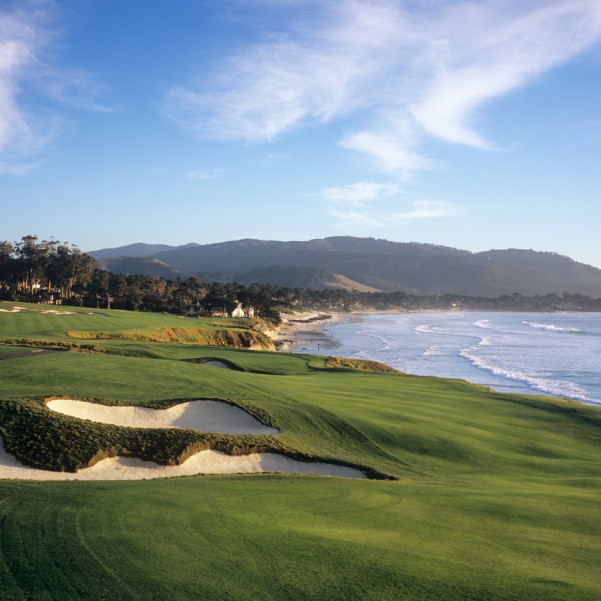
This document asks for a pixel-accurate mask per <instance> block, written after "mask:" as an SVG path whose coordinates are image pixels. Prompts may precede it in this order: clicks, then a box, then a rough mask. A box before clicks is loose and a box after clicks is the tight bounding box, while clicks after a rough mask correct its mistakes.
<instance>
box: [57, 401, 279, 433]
mask: <svg viewBox="0 0 601 601" xmlns="http://www.w3.org/2000/svg"><path fill="white" fill-rule="evenodd" d="M47 406H48V409H51V410H52V411H56V412H58V413H62V414H64V415H69V416H71V417H77V418H79V419H89V420H91V421H94V422H100V423H102V424H112V425H113V426H125V427H128V428H183V429H187V430H197V431H199V432H215V433H220V434H277V433H278V432H279V430H278V429H277V428H270V427H268V426H264V425H263V424H262V423H261V422H260V421H258V420H257V419H255V418H254V417H253V416H252V415H250V413H246V411H243V410H242V409H240V408H239V407H234V406H233V405H230V404H228V403H223V402H220V401H190V402H188V403H180V404H179V405H175V406H173V407H170V408H169V409H148V408H146V407H109V406H108V405H99V404H98V403H87V402H85V401H75V400H71V399H58V400H54V401H48V403H47Z"/></svg>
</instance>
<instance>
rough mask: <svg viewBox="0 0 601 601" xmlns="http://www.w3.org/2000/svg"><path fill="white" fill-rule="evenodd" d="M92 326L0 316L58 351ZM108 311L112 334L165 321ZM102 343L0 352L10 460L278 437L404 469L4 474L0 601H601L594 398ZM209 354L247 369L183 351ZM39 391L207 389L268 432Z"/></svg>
mask: <svg viewBox="0 0 601 601" xmlns="http://www.w3.org/2000/svg"><path fill="white" fill-rule="evenodd" d="M10 306H12V304H11V305H10ZM0 308H2V307H1V305H0ZM88 318H89V319H97V320H99V321H100V320H104V321H103V322H102V324H103V325H102V326H101V325H100V324H98V325H97V326H96V325H94V326H90V325H87V326H85V328H86V329H87V331H91V330H92V329H93V328H96V327H98V328H99V329H98V331H105V330H106V328H107V325H106V321H107V318H102V317H99V316H88V315H77V316H67V315H65V316H58V317H57V316H54V315H41V314H39V315H30V314H7V313H0V333H1V335H2V336H5V337H6V338H11V337H18V336H24V337H30V338H36V339H48V340H54V341H55V342H60V341H65V340H68V338H67V336H66V334H65V331H66V330H65V329H64V327H65V324H66V323H67V319H78V320H88ZM20 319H23V323H22V324H20V323H19V320H20ZM61 319H62V320H64V322H59V321H58V320H61ZM111 319H112V321H113V324H114V326H113V327H114V328H115V330H125V329H134V328H135V329H144V328H149V327H155V326H157V327H173V326H172V324H170V323H168V322H169V320H177V319H178V318H176V317H172V316H164V315H158V316H156V315H150V314H148V315H146V314H130V313H126V312H114V314H113V312H111ZM5 326H6V327H5ZM68 327H69V328H71V325H68ZM77 327H78V328H79V327H82V329H83V328H84V326H80V325H77ZM18 330H20V331H21V333H19V332H18ZM94 345H98V346H99V350H100V351H102V352H99V353H81V352H64V353H53V354H45V355H41V356H31V357H20V358H18V359H6V360H2V361H0V383H1V392H0V429H1V430H2V432H3V434H4V436H5V437H6V440H7V444H9V443H10V444H12V445H13V447H12V448H13V450H15V452H17V451H18V452H19V453H21V455H22V456H23V457H25V456H26V455H27V454H28V453H29V454H30V458H31V457H32V456H33V454H36V453H37V454H38V455H39V454H40V453H46V456H45V457H44V459H43V462H44V464H45V465H50V464H52V465H53V466H54V467H55V469H57V468H60V467H61V466H63V467H64V468H66V469H70V468H71V467H73V466H74V465H78V464H80V463H81V462H83V461H84V460H85V459H86V458H88V459H89V455H90V454H91V453H92V452H93V451H94V449H96V450H97V451H106V450H107V449H109V450H110V449H111V448H112V449H127V450H128V452H130V453H132V454H138V456H144V457H154V458H155V459H156V460H161V461H162V462H170V461H174V460H175V459H176V458H177V456H178V454H180V453H182V452H185V451H186V449H188V450H189V449H190V448H192V447H193V446H194V445H202V444H208V445H219V444H223V445H225V446H227V445H230V447H229V448H236V449H242V450H244V445H247V447H248V448H250V446H252V445H265V446H266V447H268V446H269V445H272V446H273V447H275V448H279V449H280V450H282V449H287V450H292V451H294V452H297V453H299V454H302V455H305V456H307V455H308V456H316V457H322V458H326V459H329V460H336V461H340V462H343V463H346V464H351V465H362V466H365V467H367V468H370V469H371V470H373V472H374V473H376V472H380V473H384V474H390V475H392V476H394V477H395V478H396V480H394V481H378V480H367V481H356V480H352V481H351V480H344V479H338V478H320V477H314V476H287V475H278V476H275V475H256V476H204V477H203V476H199V477H193V478H180V479H169V480H156V481H148V482H104V483H84V482H64V483H43V482H41V483H33V482H9V481H3V482H0V519H1V521H0V524H1V527H0V599H57V600H58V599H60V600H62V599H144V600H145V599H157V600H159V599H161V600H162V599H211V600H221V599H236V600H237V599H240V600H246V599H266V600H269V599H287V600H288V599H293V600H295V599H303V600H304V599H332V600H338V599H349V600H356V599H386V600H397V599H411V600H420V601H421V600H424V601H425V600H435V599H437V600H441V601H442V600H445V601H446V600H461V601H464V600H474V601H476V600H478V601H480V600H507V601H509V600H511V601H515V600H522V599H524V600H555V599H557V600H564V599H565V600H590V601H592V600H593V599H598V598H601V583H600V582H599V579H598V566H599V563H600V561H601V542H600V541H601V503H600V500H601V461H600V459H601V411H599V410H598V409H594V408H589V407H585V406H583V405H579V404H577V403H574V402H568V401H561V400H556V399H549V398H546V397H536V396H516V395H506V394H497V393H493V392H490V391H488V390H487V389H485V388H483V387H480V386H475V385H471V384H468V383H466V382H462V381H458V380H445V379H439V378H430V377H417V376H410V375H405V374H398V373H378V372H365V371H361V370H359V369H353V367H354V366H353V365H345V364H341V363H340V362H338V361H334V362H328V361H327V360H326V359H324V358H322V357H314V356H303V355H290V354H284V353H281V354H278V353H268V352H253V351H242V350H239V349H227V348H222V347H199V346H195V345H190V344H179V343H177V342H169V343H151V342H148V341H135V340H102V341H94ZM2 352H6V353H7V354H10V353H9V351H8V347H5V348H3V347H2V346H1V345H0V353H2ZM206 359H219V360H223V361H226V362H228V363H230V364H231V365H233V366H236V367H237V368H238V369H237V370H224V369H218V368H214V367H209V366H204V365H202V364H199V363H195V362H194V361H202V360H206ZM328 364H329V365H330V366H331V367H328ZM49 396H72V397H77V398H91V399H96V400H101V401H103V402H106V403H121V404H144V405H149V406H164V405H165V404H169V403H170V402H173V399H192V398H219V399H224V400H228V401H230V402H233V403H236V404H239V405H241V406H244V407H247V408H250V410H251V411H254V412H255V413H256V414H257V415H258V416H263V420H264V421H270V422H271V423H273V424H274V425H276V426H277V427H278V428H280V430H281V432H280V434H278V435H276V436H273V437H259V436H257V437H251V438H252V440H251V439H249V438H247V437H246V439H245V437H229V438H228V437H225V438H224V439H222V440H221V441H220V440H218V439H219V437H211V436H207V435H203V434H202V433H201V434H199V433H191V432H186V431H182V432H180V433H174V434H166V432H164V431H156V432H154V433H151V434H149V433H148V431H143V430H135V429H129V431H127V430H128V429H124V428H117V427H113V426H102V425H98V424H92V423H89V422H84V421H83V420H76V419H74V418H67V417H65V416H59V415H57V414H54V413H52V412H50V411H48V410H46V409H45V408H44V407H43V403H42V399H43V398H44V397H49ZM270 448H271V447H270ZM82 449H86V451H85V452H83V451H82ZM53 462H54V463H53ZM78 462H79V463H78Z"/></svg>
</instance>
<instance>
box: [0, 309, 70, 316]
mask: <svg viewBox="0 0 601 601" xmlns="http://www.w3.org/2000/svg"><path fill="white" fill-rule="evenodd" d="M0 312H1V313H45V314H46V315H48V314H50V315H76V314H77V311H63V310H60V311H59V310H57V309H27V308H26V307H13V308H12V309H0Z"/></svg>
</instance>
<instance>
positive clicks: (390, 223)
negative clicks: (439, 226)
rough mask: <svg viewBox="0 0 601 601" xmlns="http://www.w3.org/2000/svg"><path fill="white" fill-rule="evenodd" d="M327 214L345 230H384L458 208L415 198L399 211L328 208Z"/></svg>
mask: <svg viewBox="0 0 601 601" xmlns="http://www.w3.org/2000/svg"><path fill="white" fill-rule="evenodd" d="M327 212H328V214H329V215H331V216H332V217H334V218H335V219H336V220H337V226H338V228H339V229H342V230H344V231H347V232H359V233H363V232H370V231H373V230H374V229H379V230H385V229H388V228H393V227H395V226H399V225H405V224H407V223H410V222H413V221H416V220H421V219H432V218H437V217H450V216H452V215H456V214H457V213H458V212H459V210H458V208H457V207H455V206H454V205H452V204H450V203H447V202H441V201H433V200H416V201H413V202H410V203H407V204H406V208H405V209H404V210H401V211H375V210H367V209H361V210H358V209H356V208H352V209H351V210H346V211H345V210H341V209H338V208H330V209H329V210H328V211H327Z"/></svg>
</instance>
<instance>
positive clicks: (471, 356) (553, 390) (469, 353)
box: [459, 338, 600, 405]
mask: <svg viewBox="0 0 601 601" xmlns="http://www.w3.org/2000/svg"><path fill="white" fill-rule="evenodd" d="M485 340H486V339H485V338H483V339H482V340H481V341H480V343H478V344H476V345H475V346H471V347H469V348H466V349H463V350H461V351H460V352H459V355H460V356H461V357H463V358H465V359H467V360H468V361H469V362H470V363H471V364H472V365H473V366H474V367H476V368H478V369H481V370H483V371H486V372H488V373H490V374H492V375H493V376H497V377H500V378H504V379H507V380H511V381H513V382H520V383H521V384H526V386H528V388H531V389H532V390H536V391H538V392H543V393H544V394H548V395H550V396H554V397H560V398H569V399H574V400H576V401H582V402H585V403H592V404H595V405H597V404H600V403H599V401H597V400H595V399H592V398H590V397H589V396H588V395H587V394H586V393H587V391H586V390H585V389H583V388H581V387H580V386H578V384H575V383H574V382H568V381H566V380H547V379H544V378H541V377H535V376H531V375H528V374H525V373H522V372H520V371H517V370H511V369H504V368H502V367H499V366H496V365H493V364H491V363H489V362H488V361H486V359H484V358H483V357H480V356H478V355H477V353H478V351H479V350H480V349H481V348H482V347H483V346H486V344H483V343H484V341H485Z"/></svg>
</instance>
